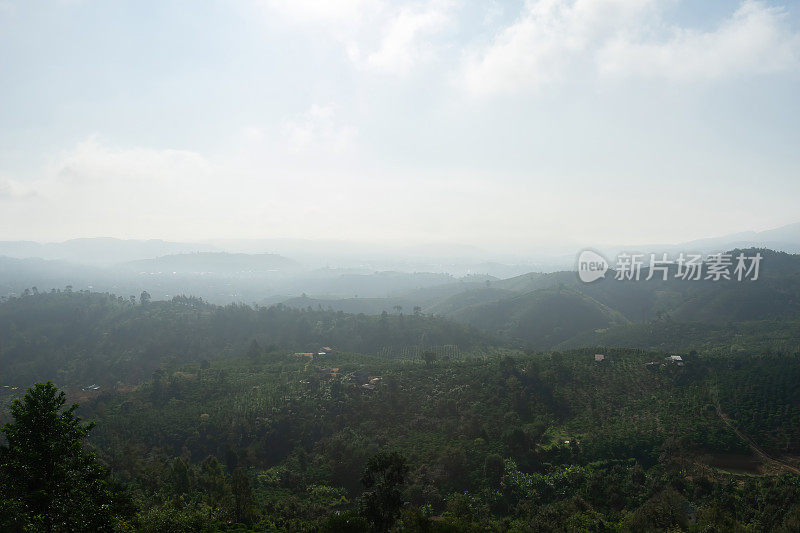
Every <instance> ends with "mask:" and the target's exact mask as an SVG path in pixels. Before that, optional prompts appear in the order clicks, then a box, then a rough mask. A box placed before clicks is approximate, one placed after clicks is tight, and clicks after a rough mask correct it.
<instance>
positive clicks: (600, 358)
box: [594, 353, 606, 363]
mask: <svg viewBox="0 0 800 533" xmlns="http://www.w3.org/2000/svg"><path fill="white" fill-rule="evenodd" d="M605 360H606V356H605V355H603V354H601V353H596V354H594V362H595V363H602V362H603V361H605Z"/></svg>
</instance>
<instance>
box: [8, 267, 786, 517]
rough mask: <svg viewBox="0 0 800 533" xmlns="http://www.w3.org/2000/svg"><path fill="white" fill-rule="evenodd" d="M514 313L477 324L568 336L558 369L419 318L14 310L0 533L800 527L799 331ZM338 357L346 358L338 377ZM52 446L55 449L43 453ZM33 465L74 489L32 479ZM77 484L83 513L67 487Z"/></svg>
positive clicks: (572, 300) (302, 312) (80, 299)
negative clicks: (505, 321)
mask: <svg viewBox="0 0 800 533" xmlns="http://www.w3.org/2000/svg"><path fill="white" fill-rule="evenodd" d="M532 279H533V278H532ZM784 281H785V280H784ZM784 281H778V282H776V283H778V284H779V285H780V284H781V283H783V282H784ZM506 290H509V289H500V288H492V287H484V288H482V289H472V290H471V291H472V292H470V293H469V294H468V296H465V297H464V300H465V301H467V300H470V299H471V300H472V303H470V304H468V307H469V306H486V305H495V306H496V308H497V309H498V310H499V312H501V313H505V312H506V311H508V310H513V313H514V316H515V320H516V321H517V325H516V327H518V328H519V329H518V331H520V332H521V333H523V334H525V333H529V332H530V330H527V329H525V326H524V322H525V321H526V320H532V321H536V320H538V319H536V318H535V316H534V315H538V314H541V313H546V312H547V311H548V310H549V311H552V313H553V316H554V317H556V318H553V319H551V320H550V322H546V321H545V322H541V323H539V324H538V325H537V327H538V328H539V329H538V330H535V331H538V332H539V333H537V334H536V335H535V336H532V337H531V339H541V338H543V336H546V335H549V339H550V340H549V341H548V342H552V343H556V342H559V341H560V339H563V338H566V337H569V340H567V341H563V342H562V346H564V348H562V349H561V350H560V351H555V350H553V349H550V348H548V349H538V348H537V347H536V346H535V343H533V342H530V343H527V348H523V347H520V346H519V345H517V347H515V344H514V343H513V342H509V341H508V337H516V335H509V334H508V333H509V330H507V329H503V328H502V327H498V328H488V329H494V330H495V332H496V333H499V334H500V335H504V336H505V338H506V339H507V340H505V341H498V340H496V339H495V338H493V337H491V336H489V335H488V334H484V333H480V332H478V331H477V330H476V329H473V328H471V327H469V326H466V325H459V324H457V323H454V322H451V321H449V320H447V319H444V318H439V317H435V316H430V315H427V314H424V312H423V311H422V310H421V309H411V310H410V311H411V312H410V313H403V312H402V311H403V310H402V309H394V310H393V313H392V314H389V313H383V314H378V315H372V316H368V315H359V314H347V313H344V312H341V311H332V310H323V309H319V308H317V309H316V310H315V309H309V308H305V309H294V308H291V307H288V306H273V307H258V306H254V307H250V306H245V305H229V306H224V307H221V306H215V305H209V304H207V303H205V302H203V301H201V300H199V299H197V298H191V297H176V298H173V299H172V300H171V301H166V302H163V301H151V300H150V298H148V295H147V294H142V295H140V297H139V298H138V299H134V300H132V299H129V298H128V299H126V298H119V297H116V296H113V295H110V294H98V293H89V292H80V291H78V292H76V291H71V290H61V291H52V292H47V293H38V291H29V292H28V293H26V294H25V295H23V296H22V297H19V298H12V299H9V300H7V301H5V302H3V303H2V304H0V369H2V380H3V382H4V383H3V384H2V385H4V387H3V388H0V401H2V403H3V404H4V405H10V409H9V410H8V411H7V412H4V413H3V414H2V415H0V419H1V420H2V421H3V422H8V423H9V425H7V426H5V429H4V433H5V436H4V440H3V444H4V446H6V447H4V448H0V476H2V480H3V492H2V494H0V510H1V511H2V514H3V519H4V520H5V522H0V524H2V525H3V528H5V529H12V530H13V529H16V530H19V531H38V530H48V529H49V530H56V531H90V530H104V529H114V530H118V531H129V530H141V531H215V530H229V531H286V530H288V531H370V530H371V531H386V530H392V529H394V530H405V531H487V530H489V531H563V530H567V531H576V530H577V531H609V530H610V531H674V530H691V531H736V530H740V531H796V530H797V529H798V528H800V460H799V459H798V454H800V430H799V429H798V428H800V392H799V391H798V387H797V383H800V353H798V350H797V347H798V344H800V343H798V342H797V340H798V339H797V335H798V328H797V318H796V317H795V316H793V315H789V316H784V317H779V318H772V319H770V318H763V317H762V318H759V319H758V320H747V321H743V322H722V323H719V322H716V323H711V322H705V321H679V320H677V319H674V318H672V317H670V316H661V317H658V318H656V319H654V320H650V321H648V322H645V323H639V324H636V323H630V322H627V320H628V319H627V318H626V317H625V315H624V314H623V313H621V312H619V311H615V310H613V309H612V308H611V307H609V306H608V305H606V304H605V303H601V302H600V299H599V297H598V298H595V297H594V296H589V295H588V294H586V293H584V292H580V291H578V290H576V289H575V288H574V287H570V286H567V285H564V286H555V287H553V286H550V287H542V288H540V289H537V290H536V291H533V292H531V293H529V294H528V295H522V296H514V297H513V298H511V299H510V300H507V301H504V303H502V304H491V303H487V302H485V301H481V296H480V295H479V293H478V291H490V292H492V293H494V295H500V296H507V294H506V293H505V291H506ZM598 290H599V289H598ZM721 290H722V291H725V290H728V289H721ZM730 290H734V289H730ZM564 296H565V297H564ZM562 297H564V298H562ZM726 301H728V300H726ZM595 306H599V308H600V309H602V313H600V314H599V315H596V314H593V313H594V311H590V312H588V314H587V315H586V316H587V317H596V318H598V319H601V320H603V321H606V320H609V321H610V322H612V323H616V325H613V324H609V325H607V326H606V327H602V326H604V324H603V323H601V324H599V326H600V327H597V328H595V329H592V330H591V331H589V332H587V333H582V334H581V333H578V334H574V335H573V333H576V331H578V330H580V329H581V328H575V329H574V330H573V331H571V332H570V333H569V335H565V334H564V329H565V328H570V327H572V326H571V325H570V323H569V320H570V317H571V316H575V323H581V320H582V319H581V318H580V316H577V315H580V313H582V310H584V309H597V308H598V307H595ZM753 316H756V315H753ZM751 318H752V317H751ZM498 324H500V323H498ZM562 324H563V327H562V328H561V329H556V328H558V327H559V326H560V325H562ZM595 325H596V324H594V323H588V322H587V327H589V328H594V326H595ZM598 339H599V340H600V342H598V343H597V344H595V345H592V342H594V341H597V340H598ZM778 340H780V342H778ZM570 343H572V347H568V346H569V345H570ZM614 344H616V345H618V346H629V347H621V348H609V347H608V346H610V345H614ZM599 345H603V346H605V347H597V346H599ZM323 346H333V347H334V348H335V350H323V351H325V352H326V353H325V355H319V354H318V351H320V350H322V347H323ZM522 346H525V345H522ZM295 352H303V353H305V352H308V353H309V354H314V356H313V357H310V356H308V355H304V354H298V353H295ZM598 354H600V355H602V357H597V355H598ZM669 356H681V358H682V360H681V361H678V360H670V359H668V357H669ZM598 359H600V360H598ZM49 378H52V379H53V380H54V381H55V382H56V383H57V384H58V385H59V386H60V387H62V388H63V389H65V391H66V393H67V396H66V398H64V397H61V396H59V395H58V393H57V391H56V390H55V388H53V387H52V386H49V385H46V386H37V387H36V388H34V389H32V390H31V392H30V393H29V394H28V396H26V397H24V398H22V396H23V394H24V393H25V388H26V387H28V386H30V385H31V384H32V382H33V381H45V380H47V379H49ZM90 383H97V384H99V387H98V388H87V387H86V385H88V384H90ZM84 389H87V390H84ZM15 398H16V399H19V398H21V401H20V402H17V403H13V404H11V401H12V400H14V399H15ZM67 399H68V400H69V401H70V402H71V401H78V402H80V407H79V408H78V410H77V411H75V410H73V409H66V410H65V409H64V405H65V401H66V400H67ZM77 413H79V414H80V416H81V417H82V418H83V419H86V420H92V421H94V422H96V426H95V427H93V428H92V427H91V426H88V425H86V424H83V423H82V422H80V421H78V420H77V419H76V418H75V414H77ZM32 420H38V421H48V422H47V423H41V422H34V423H31V421H32ZM48 424H50V426H48ZM51 426H52V427H56V428H60V429H59V430H58V431H49V430H47V431H44V433H41V432H40V433H36V431H32V430H31V429H30V428H38V429H41V428H46V427H51ZM25 427H27V428H28V429H27V430H25V431H22V430H18V429H15V428H25ZM38 434H47V435H62V436H61V437H58V438H57V439H56V441H57V442H61V443H67V444H64V445H59V446H52V447H51V446H49V445H45V446H41V445H40V446H39V447H38V448H36V447H33V448H31V447H30V446H27V445H26V444H25V442H26V440H25V439H27V441H30V442H39V443H41V442H47V439H46V438H44V437H42V438H40V437H36V436H35V435H38ZM29 449H32V450H34V451H35V450H38V451H35V453H27V451H26V450H29ZM31 464H33V465H36V464H47V465H51V466H53V467H55V466H58V468H57V469H56V470H53V471H54V472H57V473H58V474H57V475H55V476H53V475H42V474H36V475H31V474H30V473H31V472H37V470H36V469H33V470H32V469H31V466H30V465H31ZM38 471H41V469H40V470H38ZM58 479H62V480H63V479H69V480H71V484H70V485H69V486H70V487H71V490H65V485H64V484H63V483H61V484H58V483H55V484H53V483H50V482H49V481H50V480H58ZM19 480H24V482H20V481H19ZM43 480H44V481H43ZM31 495H33V496H31ZM37 495H38V496H37ZM45 496H46V497H45ZM95 508H96V509H98V510H99V511H98V512H93V511H92V509H95ZM92 520H94V522H92Z"/></svg>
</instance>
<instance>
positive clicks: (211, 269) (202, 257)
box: [120, 252, 300, 275]
mask: <svg viewBox="0 0 800 533" xmlns="http://www.w3.org/2000/svg"><path fill="white" fill-rule="evenodd" d="M120 267H122V268H127V269H131V270H134V271H144V272H175V273H180V274H198V273H204V272H208V273H214V274H226V275H232V274H244V273H256V272H274V271H283V270H295V269H298V268H300V264H299V263H298V262H297V261H294V260H292V259H289V258H287V257H283V256H281V255H277V254H229V253H225V252H195V253H188V254H173V255H165V256H161V257H156V258H155V259H140V260H138V261H131V262H129V263H124V264H122V265H120Z"/></svg>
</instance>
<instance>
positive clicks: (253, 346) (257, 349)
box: [247, 339, 262, 361]
mask: <svg viewBox="0 0 800 533" xmlns="http://www.w3.org/2000/svg"><path fill="white" fill-rule="evenodd" d="M261 353H262V350H261V346H260V345H259V344H258V341H257V340H255V339H253V342H251V343H250V347H249V348H248V349H247V357H248V358H249V359H250V360H251V361H258V358H259V357H261Z"/></svg>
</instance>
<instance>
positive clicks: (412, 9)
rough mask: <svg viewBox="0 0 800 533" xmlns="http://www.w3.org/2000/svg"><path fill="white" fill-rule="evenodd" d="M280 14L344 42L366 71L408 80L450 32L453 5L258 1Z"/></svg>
mask: <svg viewBox="0 0 800 533" xmlns="http://www.w3.org/2000/svg"><path fill="white" fill-rule="evenodd" d="M256 3H257V5H259V6H260V7H261V8H263V9H266V12H267V14H268V16H274V15H278V16H281V17H284V18H286V19H288V20H291V21H292V22H293V23H296V24H298V25H300V26H305V27H309V28H311V29H312V30H313V31H314V32H320V31H321V32H324V33H325V34H327V35H329V36H330V37H332V38H333V39H334V40H335V41H337V42H338V43H339V45H340V46H341V47H342V49H343V51H344V52H345V53H346V54H347V57H348V59H349V60H350V61H351V62H352V64H353V65H354V66H355V67H356V68H358V69H360V70H365V71H375V72H379V73H383V74H391V75H397V76H403V75H405V74H408V73H409V72H410V71H411V70H412V69H413V68H414V67H416V66H417V65H418V64H420V63H422V62H424V61H426V60H428V59H430V58H432V57H433V56H434V55H435V48H436V47H435V37H436V35H437V34H438V33H439V32H440V31H441V30H442V29H443V28H444V27H446V24H447V21H448V15H449V14H450V12H451V10H452V8H453V6H454V3H453V2H452V1H451V0H427V1H422V2H404V3H401V2H396V1H390V0H343V1H336V2H333V1H330V0H291V1H281V0H260V1H259V0H256Z"/></svg>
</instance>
